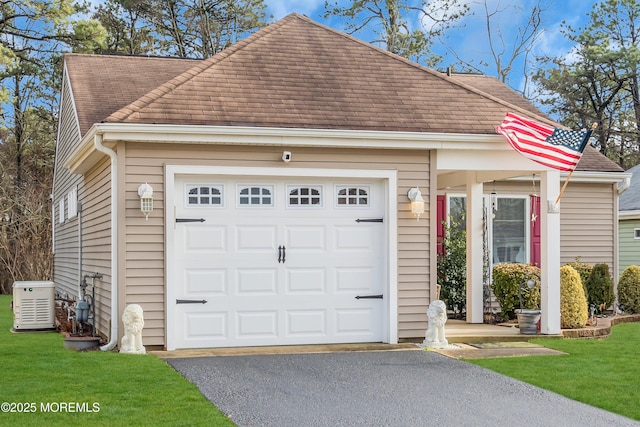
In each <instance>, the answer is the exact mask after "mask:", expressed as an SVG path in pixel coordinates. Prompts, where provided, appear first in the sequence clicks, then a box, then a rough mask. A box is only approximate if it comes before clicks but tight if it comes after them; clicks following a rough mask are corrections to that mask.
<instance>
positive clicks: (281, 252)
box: [278, 246, 287, 263]
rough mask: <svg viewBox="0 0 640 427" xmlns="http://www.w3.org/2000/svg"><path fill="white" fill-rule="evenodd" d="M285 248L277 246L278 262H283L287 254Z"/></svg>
mask: <svg viewBox="0 0 640 427" xmlns="http://www.w3.org/2000/svg"><path fill="white" fill-rule="evenodd" d="M286 250H287V248H285V247H284V246H278V263H281V262H282V263H284V262H285V256H286V255H287V252H286Z"/></svg>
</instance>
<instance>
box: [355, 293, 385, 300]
mask: <svg viewBox="0 0 640 427" xmlns="http://www.w3.org/2000/svg"><path fill="white" fill-rule="evenodd" d="M356 299H382V294H380V295H358V296H357V297H356Z"/></svg>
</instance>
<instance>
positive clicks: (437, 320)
mask: <svg viewBox="0 0 640 427" xmlns="http://www.w3.org/2000/svg"><path fill="white" fill-rule="evenodd" d="M427 318H428V319H429V327H428V328H427V330H426V331H425V333H424V345H426V346H427V347H433V348H444V347H446V346H447V345H449V341H447V339H446V338H445V337H444V324H445V323H447V305H446V304H445V303H444V301H442V300H435V301H432V302H431V304H429V308H428V309H427Z"/></svg>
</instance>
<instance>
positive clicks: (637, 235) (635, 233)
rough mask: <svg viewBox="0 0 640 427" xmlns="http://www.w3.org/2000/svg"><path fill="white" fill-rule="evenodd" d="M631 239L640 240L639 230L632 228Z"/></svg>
mask: <svg viewBox="0 0 640 427" xmlns="http://www.w3.org/2000/svg"><path fill="white" fill-rule="evenodd" d="M633 238H634V239H639V240H640V228H634V229H633Z"/></svg>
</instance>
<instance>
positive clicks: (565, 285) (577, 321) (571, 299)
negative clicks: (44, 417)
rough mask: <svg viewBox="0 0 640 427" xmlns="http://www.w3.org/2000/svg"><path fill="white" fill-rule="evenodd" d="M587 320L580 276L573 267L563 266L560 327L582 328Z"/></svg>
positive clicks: (561, 272) (585, 302)
mask: <svg viewBox="0 0 640 427" xmlns="http://www.w3.org/2000/svg"><path fill="white" fill-rule="evenodd" d="M594 268H595V267H594ZM587 318H588V313H587V298H586V297H585V296H584V289H583V288H582V283H581V281H580V275H579V274H578V272H577V271H576V270H575V269H574V268H573V267H571V266H569V265H563V266H562V267H560V327H561V328H562V329H576V328H582V327H584V325H586V324H587Z"/></svg>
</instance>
